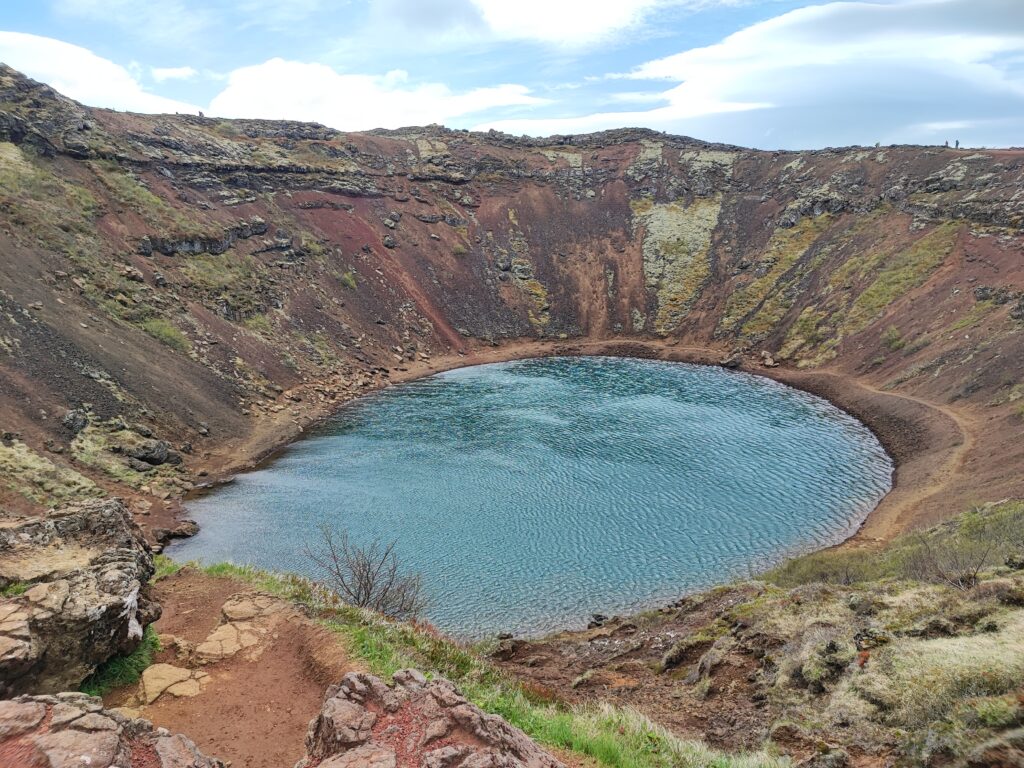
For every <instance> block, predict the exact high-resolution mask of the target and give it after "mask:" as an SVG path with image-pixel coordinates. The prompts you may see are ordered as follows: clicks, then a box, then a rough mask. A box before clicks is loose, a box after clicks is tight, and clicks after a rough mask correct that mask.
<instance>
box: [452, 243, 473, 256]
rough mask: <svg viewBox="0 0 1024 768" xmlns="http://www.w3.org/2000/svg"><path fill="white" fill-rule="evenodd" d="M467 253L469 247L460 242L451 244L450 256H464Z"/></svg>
mask: <svg viewBox="0 0 1024 768" xmlns="http://www.w3.org/2000/svg"><path fill="white" fill-rule="evenodd" d="M467 253H469V248H467V247H466V246H464V245H463V244H462V243H456V244H455V245H453V246H452V256H465V255H466V254H467Z"/></svg>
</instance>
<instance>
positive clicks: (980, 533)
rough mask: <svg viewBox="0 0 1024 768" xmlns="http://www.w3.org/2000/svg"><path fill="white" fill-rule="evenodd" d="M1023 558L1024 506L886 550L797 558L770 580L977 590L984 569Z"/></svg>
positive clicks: (1014, 504) (981, 510)
mask: <svg viewBox="0 0 1024 768" xmlns="http://www.w3.org/2000/svg"><path fill="white" fill-rule="evenodd" d="M1015 554H1017V555H1024V502H1022V501H1008V502H1003V503H1001V504H989V505H985V506H980V507H976V508H974V509H972V510H970V511H969V512H967V513H965V514H963V515H961V516H960V517H959V518H957V519H955V520H952V521H950V522H949V523H946V524H944V525H941V526H939V527H937V528H933V529H931V530H929V531H924V532H921V533H909V534H905V535H903V536H901V537H899V538H898V539H896V540H895V541H894V542H893V543H892V544H890V545H889V546H888V547H886V548H885V549H884V550H881V551H876V550H868V549H840V550H824V551H822V552H815V553H812V554H809V555H804V556H803V557H797V558H793V559H792V560H789V561H787V562H786V563H785V564H783V565H782V566H780V567H779V568H777V569H775V570H773V571H771V572H769V573H768V574H767V576H766V578H767V579H768V580H769V581H770V582H772V583H774V584H778V585H779V586H783V587H795V586H799V585H802V584H811V583H815V582H819V583H826V584H859V583H864V582H872V581H881V580H887V579H888V580H918V581H928V582H932V583H938V584H945V585H947V586H952V587H955V588H957V589H965V588H970V587H973V586H974V584H975V583H976V581H977V574H978V572H980V570H982V569H984V568H988V567H992V566H996V565H999V564H1001V563H1002V562H1003V561H1004V560H1005V559H1006V558H1007V557H1009V556H1012V555H1015Z"/></svg>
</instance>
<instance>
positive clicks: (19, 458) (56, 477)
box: [0, 440, 103, 506]
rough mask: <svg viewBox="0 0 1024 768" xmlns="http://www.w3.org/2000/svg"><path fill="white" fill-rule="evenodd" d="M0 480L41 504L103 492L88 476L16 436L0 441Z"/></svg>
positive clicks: (96, 494) (55, 502) (99, 494)
mask: <svg viewBox="0 0 1024 768" xmlns="http://www.w3.org/2000/svg"><path fill="white" fill-rule="evenodd" d="M0 484H3V486H4V487H5V488H7V489H8V490H10V491H14V492H15V493H19V494H21V495H22V496H24V497H25V498H26V499H28V500H29V501H31V502H34V503H36V504H40V505H42V506H53V505H56V504H59V503H60V502H63V501H67V500H70V499H75V498H81V497H95V496H102V495H103V491H102V490H100V489H99V488H97V487H96V485H95V483H93V482H92V480H90V479H89V478H87V477H85V476H84V475H82V474H80V473H79V472H76V471H75V470H74V469H72V468H71V467H67V466H62V465H59V464H55V463H54V462H53V461H51V460H50V459H49V458H47V457H46V456H43V455H42V454H40V453H37V452H35V451H33V450H32V449H31V448H29V447H28V446H27V445H26V444H25V443H23V442H21V441H20V440H13V441H11V442H10V443H0Z"/></svg>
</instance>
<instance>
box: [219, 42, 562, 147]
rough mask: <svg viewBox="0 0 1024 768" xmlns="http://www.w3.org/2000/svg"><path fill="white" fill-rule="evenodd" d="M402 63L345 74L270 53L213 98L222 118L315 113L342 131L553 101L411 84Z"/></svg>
mask: <svg viewBox="0 0 1024 768" xmlns="http://www.w3.org/2000/svg"><path fill="white" fill-rule="evenodd" d="M408 79H409V78H408V74H407V73H406V72H403V71H401V70H395V71H393V72H389V73H387V74H386V75H382V76H377V75H362V74H339V73H338V72H336V71H335V70H333V69H331V68H330V67H328V66H326V65H324V64H311V63H304V62H298V61H285V60H283V59H271V60H270V61H267V62H264V63H263V64H257V65H255V66H251V67H242V68H241V69H236V70H235V71H233V72H232V73H231V74H230V75H229V76H228V85H227V87H226V88H225V89H224V90H223V91H222V92H221V93H219V94H218V95H217V96H215V97H214V99H213V101H211V102H210V109H209V112H210V114H215V115H218V116H220V117H260V118H268V119H289V120H309V121H314V122H318V123H323V124H325V125H329V126H331V127H333V128H338V129H339V130H349V131H353V130H365V129H369V128H399V127H402V126H408V125H425V124H427V123H436V122H441V123H443V122H447V121H450V120H452V119H454V118H458V117H460V116H463V115H470V114H474V113H477V112H482V111H484V110H489V109H494V108H499V107H507V106H534V105H540V104H545V103H547V102H546V101H545V100H544V99H540V98H538V97H536V96H531V95H530V92H529V89H527V88H526V87H525V86H522V85H513V84H504V85H496V86H490V87H483V88H474V89H472V90H469V91H466V92H464V93H454V92H452V91H451V90H450V89H449V88H448V87H447V86H445V85H443V84H440V83H426V84H422V85H409V84H408Z"/></svg>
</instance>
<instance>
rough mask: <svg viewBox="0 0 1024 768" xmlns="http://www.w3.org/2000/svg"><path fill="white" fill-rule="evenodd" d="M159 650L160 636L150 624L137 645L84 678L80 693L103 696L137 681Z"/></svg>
mask: <svg viewBox="0 0 1024 768" xmlns="http://www.w3.org/2000/svg"><path fill="white" fill-rule="evenodd" d="M159 651H160V638H159V637H157V634H156V630H155V629H153V626H152V625H150V626H148V627H146V629H145V631H144V632H143V634H142V642H141V643H139V647H138V648H136V649H135V650H134V651H132V652H131V653H129V654H128V655H127V656H115V657H114V658H112V659H108V660H107V661H106V662H104V663H103V664H101V665H100V666H99V667H98V668H97V669H96V671H95V672H93V673H92V674H91V675H90V676H89V677H87V678H86V679H85V681H84V682H83V683H82V685H81V687H80V688H79V690H80V691H82V693H88V694H89V695H90V696H103V695H104V694H105V693H107V692H109V691H112V690H114V689H115V688H122V687H124V686H126V685H131V684H132V683H136V682H138V680H139V678H140V677H142V673H143V672H144V671H145V669H146V667H148V666H149V665H150V664H152V663H153V657H154V656H156V654H157V653H158V652H159Z"/></svg>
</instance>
